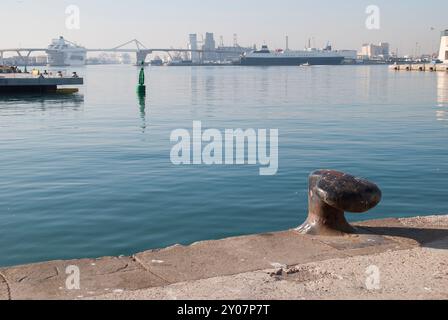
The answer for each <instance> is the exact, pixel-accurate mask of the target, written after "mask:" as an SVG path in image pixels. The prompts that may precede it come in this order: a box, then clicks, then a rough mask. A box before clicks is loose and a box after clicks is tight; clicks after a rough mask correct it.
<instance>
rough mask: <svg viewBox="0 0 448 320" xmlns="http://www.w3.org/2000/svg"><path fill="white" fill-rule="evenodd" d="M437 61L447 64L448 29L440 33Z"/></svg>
mask: <svg viewBox="0 0 448 320" xmlns="http://www.w3.org/2000/svg"><path fill="white" fill-rule="evenodd" d="M439 60H441V61H443V62H444V63H448V29H447V30H445V31H443V32H442V36H441V39H440V52H439Z"/></svg>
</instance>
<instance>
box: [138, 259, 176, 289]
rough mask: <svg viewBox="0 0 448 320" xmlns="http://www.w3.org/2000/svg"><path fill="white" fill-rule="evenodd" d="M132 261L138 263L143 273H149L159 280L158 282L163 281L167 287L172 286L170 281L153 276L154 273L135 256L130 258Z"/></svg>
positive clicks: (156, 275)
mask: <svg viewBox="0 0 448 320" xmlns="http://www.w3.org/2000/svg"><path fill="white" fill-rule="evenodd" d="M132 260H134V261H135V262H136V263H138V264H139V265H140V266H141V267H142V268H143V269H145V271H147V272H149V273H151V274H152V275H153V276H155V277H157V278H159V279H160V280H163V281H165V282H166V283H167V284H168V285H169V284H172V283H171V282H170V281H168V280H166V279H165V278H163V277H161V276H159V275H158V274H155V273H154V272H152V271H151V269H150V268H149V267H148V266H147V265H146V264H145V263H144V262H143V261H141V260H140V259H139V258H138V257H137V256H136V255H133V256H132Z"/></svg>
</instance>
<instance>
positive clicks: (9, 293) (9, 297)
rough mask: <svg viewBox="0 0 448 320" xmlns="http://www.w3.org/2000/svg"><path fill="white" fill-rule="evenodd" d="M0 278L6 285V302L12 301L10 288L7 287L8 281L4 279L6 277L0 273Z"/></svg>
mask: <svg viewBox="0 0 448 320" xmlns="http://www.w3.org/2000/svg"><path fill="white" fill-rule="evenodd" d="M0 278H2V279H3V281H5V284H6V291H7V293H8V300H12V295H11V286H10V285H9V282H8V279H6V276H5V275H4V274H3V273H1V272H0Z"/></svg>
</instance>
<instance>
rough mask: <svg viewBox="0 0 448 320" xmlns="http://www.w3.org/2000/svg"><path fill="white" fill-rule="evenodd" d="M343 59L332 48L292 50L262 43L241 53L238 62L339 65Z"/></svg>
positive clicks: (245, 63)
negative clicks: (259, 48) (274, 47)
mask: <svg viewBox="0 0 448 320" xmlns="http://www.w3.org/2000/svg"><path fill="white" fill-rule="evenodd" d="M343 61H344V56H343V55H341V54H340V53H338V52H336V51H332V50H327V49H324V50H318V49H313V48H310V49H306V50H301V51H293V50H275V51H271V50H269V48H268V46H267V45H263V46H262V48H261V50H254V51H252V52H249V53H246V54H243V56H242V57H241V61H240V64H241V65H244V66H301V65H339V64H342V62H343Z"/></svg>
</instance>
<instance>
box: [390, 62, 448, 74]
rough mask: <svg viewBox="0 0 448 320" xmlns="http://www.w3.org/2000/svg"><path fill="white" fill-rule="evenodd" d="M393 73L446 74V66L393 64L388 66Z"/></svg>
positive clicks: (445, 64) (443, 64) (447, 69)
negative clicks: (424, 72) (423, 72)
mask: <svg viewBox="0 0 448 320" xmlns="http://www.w3.org/2000/svg"><path fill="white" fill-rule="evenodd" d="M389 69H390V70H394V71H426V72H448V64H447V63H441V64H433V63H412V64H394V65H391V66H389Z"/></svg>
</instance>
